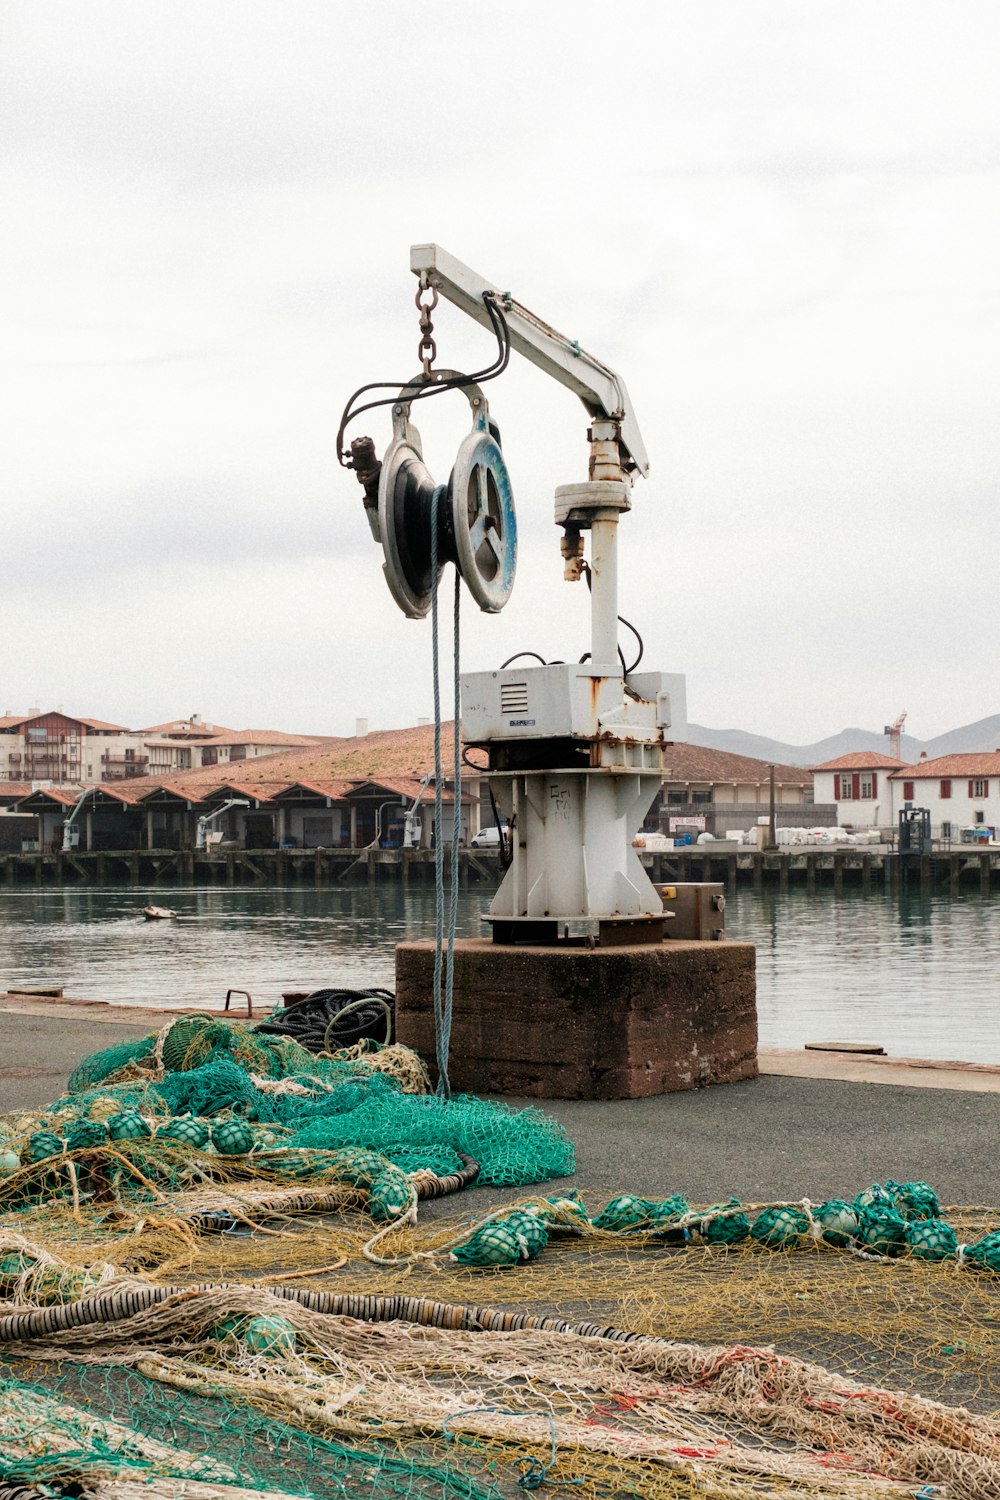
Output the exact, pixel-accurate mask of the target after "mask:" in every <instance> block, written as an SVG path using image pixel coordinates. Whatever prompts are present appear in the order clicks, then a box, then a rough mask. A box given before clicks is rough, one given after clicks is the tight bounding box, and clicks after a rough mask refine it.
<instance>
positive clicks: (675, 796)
mask: <svg viewBox="0 0 1000 1500" xmlns="http://www.w3.org/2000/svg"><path fill="white" fill-rule="evenodd" d="M686 801H687V796H686V794H685V793H684V792H668V793H667V806H668V807H683V806H684V804H685V802H686Z"/></svg>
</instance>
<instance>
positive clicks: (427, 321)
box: [414, 274, 438, 375]
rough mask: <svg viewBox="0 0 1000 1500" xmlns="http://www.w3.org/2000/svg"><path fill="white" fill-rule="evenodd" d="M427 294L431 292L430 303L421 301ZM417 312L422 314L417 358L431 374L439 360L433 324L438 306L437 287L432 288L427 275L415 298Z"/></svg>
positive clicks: (423, 278)
mask: <svg viewBox="0 0 1000 1500" xmlns="http://www.w3.org/2000/svg"><path fill="white" fill-rule="evenodd" d="M425 292H430V294H431V297H430V301H429V302H423V301H421V298H422V297H423V295H424V293H425ZM414 301H415V302H416V304H417V311H418V312H419V313H420V343H419V344H418V345H417V358H418V359H419V360H420V363H421V364H422V365H423V369H424V374H425V375H429V374H430V373H431V365H432V364H433V363H434V361H435V360H436V359H437V344H435V342H434V338H433V334H434V324H433V323H432V322H431V313H432V312H433V311H434V309H435V308H436V307H437V305H438V294H437V287H434V286H431V284H430V280H429V278H428V277H427V275H426V274H425V275H423V276H421V278H420V284H419V285H418V287H417V295H416V297H415V298H414Z"/></svg>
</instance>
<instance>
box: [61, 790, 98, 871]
mask: <svg viewBox="0 0 1000 1500" xmlns="http://www.w3.org/2000/svg"><path fill="white" fill-rule="evenodd" d="M92 791H93V787H89V786H88V787H84V789H83V791H82V792H81V793H80V795H79V797H77V799H76V801H75V802H74V803H73V807H72V810H71V811H70V815H69V817H68V818H66V819H65V821H64V822H63V826H62V852H63V853H64V854H67V853H69V851H70V850H72V849H78V848H79V847H80V825H79V823H78V822H77V821H76V820H77V818H78V817H79V816H80V814H81V812H82V811H83V804H84V803H85V802H86V800H87V798H88V797H89V796H90V794H91V792H92Z"/></svg>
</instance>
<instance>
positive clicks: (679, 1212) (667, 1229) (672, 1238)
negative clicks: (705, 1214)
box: [649, 1193, 691, 1245]
mask: <svg viewBox="0 0 1000 1500" xmlns="http://www.w3.org/2000/svg"><path fill="white" fill-rule="evenodd" d="M690 1211H691V1205H690V1203H689V1202H688V1201H687V1199H686V1198H682V1197H681V1195H680V1193H675V1194H674V1196H673V1197H672V1198H662V1199H661V1200H660V1201H659V1202H658V1203H654V1204H653V1205H652V1206H651V1208H650V1211H649V1218H650V1222H651V1224H652V1226H653V1230H654V1232H655V1233H656V1234H658V1235H661V1236H662V1237H663V1241H664V1243H665V1244H667V1245H680V1244H683V1243H684V1241H685V1240H686V1239H687V1237H688V1236H687V1231H686V1230H685V1229H683V1228H682V1227H681V1225H680V1223H679V1220H681V1219H683V1217H684V1215H685V1214H686V1213H689V1212H690Z"/></svg>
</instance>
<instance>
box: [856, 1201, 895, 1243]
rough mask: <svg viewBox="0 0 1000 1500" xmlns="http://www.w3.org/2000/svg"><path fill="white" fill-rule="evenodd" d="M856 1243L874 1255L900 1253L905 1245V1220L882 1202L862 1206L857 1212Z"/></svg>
mask: <svg viewBox="0 0 1000 1500" xmlns="http://www.w3.org/2000/svg"><path fill="white" fill-rule="evenodd" d="M858 1243H859V1244H860V1245H863V1246H864V1248H865V1249H866V1250H872V1251H874V1252H875V1254H876V1255H900V1254H901V1253H902V1251H903V1250H904V1249H905V1247H906V1220H905V1219H904V1218H903V1217H902V1215H901V1214H898V1213H897V1212H896V1210H895V1209H894V1208H887V1207H885V1206H884V1205H882V1204H872V1205H871V1207H869V1208H863V1209H862V1210H861V1212H860V1213H859V1214H858Z"/></svg>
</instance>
